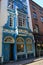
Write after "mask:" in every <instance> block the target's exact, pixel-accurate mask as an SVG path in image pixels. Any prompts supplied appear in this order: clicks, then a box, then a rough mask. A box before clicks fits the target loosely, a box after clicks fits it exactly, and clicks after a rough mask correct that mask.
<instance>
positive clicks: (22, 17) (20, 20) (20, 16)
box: [18, 13, 26, 27]
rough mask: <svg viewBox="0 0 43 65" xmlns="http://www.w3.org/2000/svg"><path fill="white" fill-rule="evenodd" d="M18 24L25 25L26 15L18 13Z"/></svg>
mask: <svg viewBox="0 0 43 65" xmlns="http://www.w3.org/2000/svg"><path fill="white" fill-rule="evenodd" d="M18 25H19V26H22V27H25V26H26V15H24V14H22V13H18Z"/></svg>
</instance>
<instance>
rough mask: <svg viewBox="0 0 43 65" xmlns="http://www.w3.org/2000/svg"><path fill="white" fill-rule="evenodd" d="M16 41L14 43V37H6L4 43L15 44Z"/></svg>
mask: <svg viewBox="0 0 43 65" xmlns="http://www.w3.org/2000/svg"><path fill="white" fill-rule="evenodd" d="M14 42H15V41H14V38H13V37H11V36H6V37H5V38H4V43H14Z"/></svg>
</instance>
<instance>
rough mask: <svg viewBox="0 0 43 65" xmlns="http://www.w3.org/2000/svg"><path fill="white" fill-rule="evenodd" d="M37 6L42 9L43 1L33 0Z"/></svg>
mask: <svg viewBox="0 0 43 65" xmlns="http://www.w3.org/2000/svg"><path fill="white" fill-rule="evenodd" d="M33 1H34V2H36V3H37V4H39V5H40V6H41V7H43V0H33Z"/></svg>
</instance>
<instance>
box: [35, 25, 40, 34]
mask: <svg viewBox="0 0 43 65" xmlns="http://www.w3.org/2000/svg"><path fill="white" fill-rule="evenodd" d="M34 32H36V33H38V32H39V27H38V25H36V24H35V26H34Z"/></svg>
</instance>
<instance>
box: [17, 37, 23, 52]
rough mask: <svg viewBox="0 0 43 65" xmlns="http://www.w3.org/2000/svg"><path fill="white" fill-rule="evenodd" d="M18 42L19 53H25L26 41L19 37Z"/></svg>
mask: <svg viewBox="0 0 43 65" xmlns="http://www.w3.org/2000/svg"><path fill="white" fill-rule="evenodd" d="M16 42H17V53H20V52H24V39H23V38H21V37H19V38H17V40H16Z"/></svg>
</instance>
